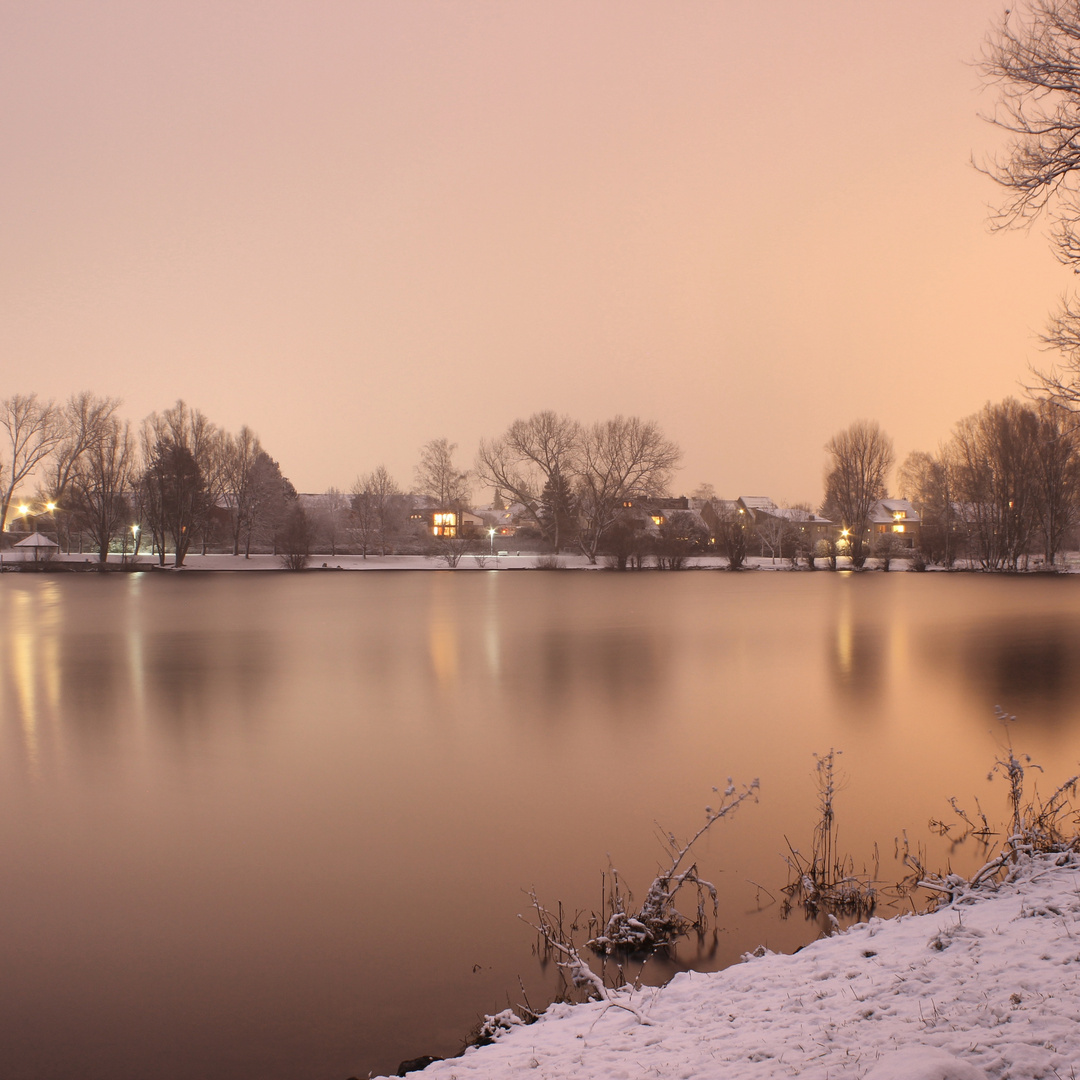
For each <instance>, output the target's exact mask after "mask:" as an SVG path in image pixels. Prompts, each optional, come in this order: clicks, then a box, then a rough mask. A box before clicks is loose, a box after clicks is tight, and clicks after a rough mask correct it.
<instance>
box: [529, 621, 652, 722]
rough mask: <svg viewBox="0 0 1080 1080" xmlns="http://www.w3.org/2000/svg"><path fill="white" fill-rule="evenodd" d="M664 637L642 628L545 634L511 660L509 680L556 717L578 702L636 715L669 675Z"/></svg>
mask: <svg viewBox="0 0 1080 1080" xmlns="http://www.w3.org/2000/svg"><path fill="white" fill-rule="evenodd" d="M668 653H669V646H668V643H667V642H666V641H665V639H664V638H663V637H662V636H660V635H658V634H652V633H649V632H648V631H647V630H637V629H635V630H593V631H588V632H584V631H580V630H572V629H560V630H549V631H547V632H546V633H544V634H542V635H540V638H539V641H537V642H536V644H535V646H534V648H532V649H529V650H525V651H523V652H522V653H521V654H520V655H517V656H515V657H514V665H515V682H517V681H518V680H520V681H521V682H522V683H524V684H525V685H524V687H523V688H522V689H523V690H524V692H525V693H529V694H533V695H535V696H536V697H537V698H538V699H539V700H541V701H543V702H544V707H545V711H546V712H547V714H548V715H549V716H551V717H553V718H554V717H558V716H559V714H560V713H561V712H563V711H564V710H570V711H574V710H576V709H578V708H580V701H581V698H583V697H584V698H594V697H595V698H599V699H601V701H602V702H603V704H604V705H605V706H608V707H610V706H614V707H615V709H616V710H617V711H616V712H614V713H612V714H611V715H613V716H620V717H625V716H636V715H637V714H638V713H639V712H644V711H645V710H643V709H642V706H643V705H646V704H648V705H654V704H655V702H656V699H657V698H658V697H660V696H661V695H662V694H663V693H664V692H665V690H666V687H667V682H668V680H669V679H670V678H671V677H672V675H673V669H672V667H671V666H670V665H669V664H668V662H667V661H668Z"/></svg>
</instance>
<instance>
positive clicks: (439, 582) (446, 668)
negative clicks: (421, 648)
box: [428, 574, 460, 690]
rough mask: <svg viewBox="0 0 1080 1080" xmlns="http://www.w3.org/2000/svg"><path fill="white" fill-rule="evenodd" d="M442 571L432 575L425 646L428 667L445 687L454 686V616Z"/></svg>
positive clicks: (456, 653)
mask: <svg viewBox="0 0 1080 1080" xmlns="http://www.w3.org/2000/svg"><path fill="white" fill-rule="evenodd" d="M445 581H446V579H445V577H444V576H443V575H441V574H440V575H436V577H435V583H434V589H433V590H432V591H433V593H434V595H433V596H432V604H431V611H430V613H429V615H428V649H429V651H430V654H431V667H432V670H433V671H434V672H435V678H436V680H437V682H438V683H439V685H440V686H442V687H443V688H444V689H446V690H452V689H455V688H456V687H457V684H458V675H459V666H460V665H459V657H458V636H457V618H456V613H455V611H454V608H453V605H452V604H451V603H450V598H449V595H448V592H447V586H446V585H444V584H443V582H445Z"/></svg>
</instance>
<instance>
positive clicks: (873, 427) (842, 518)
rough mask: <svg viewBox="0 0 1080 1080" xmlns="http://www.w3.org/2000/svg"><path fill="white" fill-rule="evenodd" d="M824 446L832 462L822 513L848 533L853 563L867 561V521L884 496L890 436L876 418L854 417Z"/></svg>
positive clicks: (890, 447) (826, 477) (888, 463)
mask: <svg viewBox="0 0 1080 1080" xmlns="http://www.w3.org/2000/svg"><path fill="white" fill-rule="evenodd" d="M825 449H826V451H827V452H828V453H829V455H830V457H831V459H832V460H831V462H830V464H829V466H828V469H827V471H826V473H825V502H824V504H823V506H822V510H821V513H822V514H823V515H824V516H825V517H827V518H831V519H832V520H833V521H837V522H840V523H841V524H842V525H843V526H844V527H845V528H846V529H847V530H848V531H849V533H850V545H851V547H850V552H851V561H852V564H853V565H854V566H856V567H861V566H862V565H863V563H865V562H866V525H867V519H868V518H869V516H870V509H871V507H872V506H873V505H874V503H875V502H877V500H878V499H883V498H884V497H885V491H886V489H885V481H886V480H887V479H888V475H889V470H890V469H891V468H892V463H893V446H892V440H891V439H890V438H889V437H888V435H886V434H885V432H883V431H882V430H881V428H880V427H879V426H878V424H877V422H876V421H873V420H856V421H855V423H854V424H852V425H851V426H850V427H849V428H847V429H846V430H844V431H841V432H839V433H838V434H836V435H834V436H833V437H832V438H831V439H830V440H829V441H828V442H827V443H826V444H825Z"/></svg>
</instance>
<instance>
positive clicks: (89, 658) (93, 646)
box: [57, 632, 131, 743]
mask: <svg viewBox="0 0 1080 1080" xmlns="http://www.w3.org/2000/svg"><path fill="white" fill-rule="evenodd" d="M57 672H58V675H59V684H60V700H61V715H62V716H63V717H64V722H65V724H66V725H68V726H69V727H70V728H71V729H72V730H73V731H74V732H75V733H76V735H77V736H79V737H81V738H82V739H83V740H84V741H85V742H86V743H96V742H100V741H104V740H111V739H112V738H113V737H114V736H115V735H116V733H117V731H118V729H119V728H120V727H121V725H122V724H123V720H124V717H125V716H126V714H127V711H128V708H129V706H130V700H131V694H130V685H129V679H128V659H127V657H126V656H125V654H124V639H123V637H122V635H120V634H119V633H111V632H110V633H101V632H99V633H96V634H85V633H78V634H64V635H63V636H62V637H61V638H60V641H59V657H58V663H57Z"/></svg>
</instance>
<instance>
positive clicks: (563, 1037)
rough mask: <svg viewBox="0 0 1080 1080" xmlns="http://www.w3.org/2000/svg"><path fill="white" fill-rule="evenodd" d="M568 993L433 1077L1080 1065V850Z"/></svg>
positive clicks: (731, 1075) (940, 1074)
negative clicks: (724, 954)
mask: <svg viewBox="0 0 1080 1080" xmlns="http://www.w3.org/2000/svg"><path fill="white" fill-rule="evenodd" d="M627 1000H628V1001H632V1003H633V1005H634V1006H635V1007H636V1009H638V1010H639V1011H640V1013H641V1014H642V1016H643V1018H644V1020H645V1022H644V1023H639V1022H638V1020H637V1019H635V1017H634V1016H633V1015H632V1014H631V1013H630V1012H628V1011H626V1010H624V1009H621V1008H616V1007H611V1006H609V1005H605V1004H604V1003H600V1002H595V1003H592V1002H590V1003H588V1004H585V1005H573V1006H570V1005H554V1006H552V1007H551V1008H550V1009H549V1010H548V1011H547V1012H546V1013H545V1014H544V1016H543V1017H541V1019H540V1020H539V1021H538V1022H537V1023H535V1024H532V1025H530V1026H528V1027H515V1028H512V1029H511V1030H510V1031H508V1032H507V1033H506V1034H505V1035H504V1036H503V1037H502V1038H500V1039H499V1041H498V1042H496V1043H494V1044H493V1045H491V1046H486V1047H482V1048H478V1049H471V1050H469V1051H468V1052H466V1054H465V1055H464V1056H463V1057H460V1058H453V1059H449V1060H447V1061H441V1062H436V1063H435V1064H433V1065H431V1066H430V1067H429V1068H428V1069H427V1070H425V1071H424V1072H423V1074H422V1075H423V1077H424V1080H451V1078H454V1080H502V1078H506V1080H510V1078H519V1077H522V1076H535V1077H538V1078H539V1077H544V1078H552V1080H554V1078H562V1077H566V1078H570V1077H574V1078H579V1080H580V1078H582V1077H588V1078H604V1080H620V1078H637V1077H649V1076H652V1077H663V1078H672V1080H674V1078H689V1077H718V1078H719V1077H722V1078H724V1080H751V1078H752V1080H762V1078H772V1077H788V1076H799V1077H803V1078H805V1080H826V1078H831V1080H837V1078H839V1077H850V1078H863V1077H865V1078H867V1080H980V1078H987V1077H992V1078H994V1080H1021V1078H1023V1080H1040V1078H1043V1077H1045V1078H1048V1080H1049V1078H1059V1080H1065V1078H1074V1077H1076V1076H1077V1075H1080V857H1078V856H1075V855H1050V856H1039V857H1036V858H1034V859H1032V860H1028V861H1025V862H1023V863H1022V864H1021V866H1020V867H1019V868H1018V869H1017V871H1016V872H1015V874H1014V875H1013V878H1012V880H1009V881H1007V882H1006V883H1004V884H1002V885H1000V886H998V887H996V888H981V889H978V890H975V891H973V892H971V893H969V894H968V895H967V896H966V897H964V898H962V899H960V900H958V901H957V902H956V903H954V904H952V905H951V906H949V907H946V908H942V909H940V910H939V911H936V912H933V913H931V914H925V915H907V916H903V917H900V918H897V919H893V920H887V921H886V920H881V919H871V920H870V921H869V923H861V924H859V925H858V926H855V927H852V928H851V929H850V930H848V931H846V932H844V933H841V934H838V935H836V936H835V937H831V938H828V939H825V940H820V941H816V942H814V943H813V944H811V945H809V946H807V947H806V948H805V949H803V950H801V951H800V952H798V953H796V954H795V955H792V956H781V955H776V954H772V953H767V954H766V955H764V956H761V957H756V958H750V959H747V960H746V961H745V962H744V963H741V964H737V965H736V966H734V967H731V968H728V969H727V970H725V971H720V972H715V973H712V974H698V973H686V974H682V975H678V976H676V977H675V978H674V979H673V980H672V981H671V982H670V983H669V984H668V985H667V986H666V987H665V988H663V989H661V990H655V989H651V988H646V989H642V990H640V991H637V992H636V993H634V994H633V995H632V997H631V998H628V999H627Z"/></svg>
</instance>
